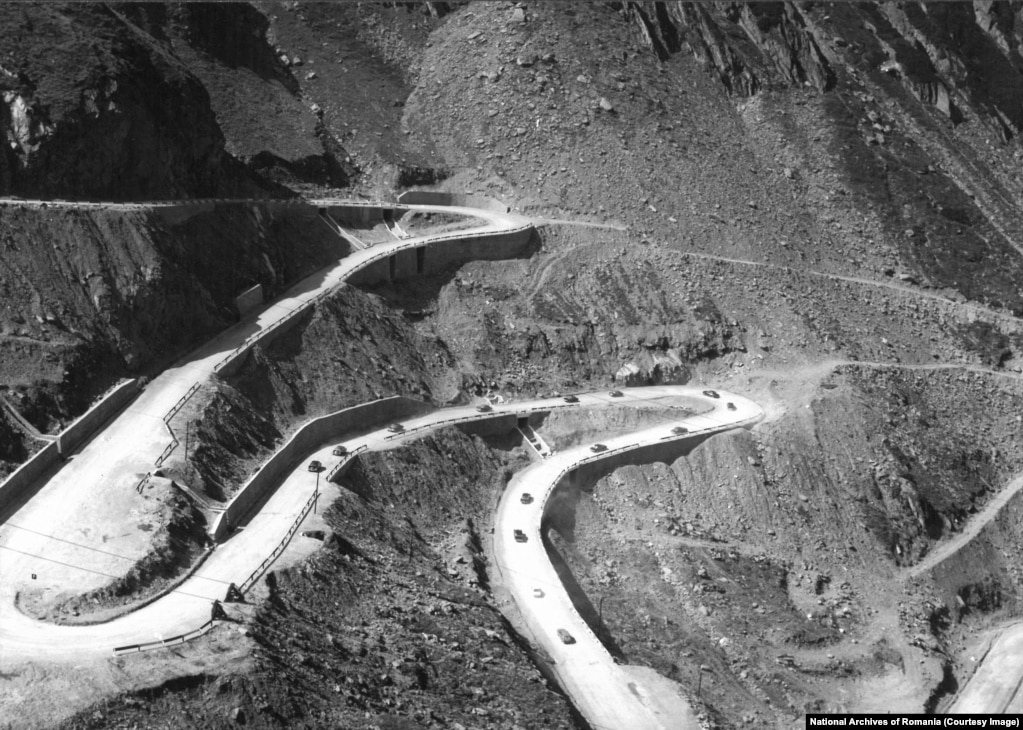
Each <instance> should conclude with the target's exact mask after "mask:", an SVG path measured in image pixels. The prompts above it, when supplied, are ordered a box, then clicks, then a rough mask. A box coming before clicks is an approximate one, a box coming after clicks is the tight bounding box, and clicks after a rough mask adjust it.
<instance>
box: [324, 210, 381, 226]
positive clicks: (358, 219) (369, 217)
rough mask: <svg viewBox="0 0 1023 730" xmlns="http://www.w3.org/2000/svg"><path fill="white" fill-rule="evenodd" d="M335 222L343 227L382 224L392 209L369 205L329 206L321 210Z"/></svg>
mask: <svg viewBox="0 0 1023 730" xmlns="http://www.w3.org/2000/svg"><path fill="white" fill-rule="evenodd" d="M323 210H326V211H327V213H328V215H330V217H331V218H333V219H334V220H335V221H337V222H338V223H340V224H341V225H342V226H344V225H350V226H351V225H366V224H369V223H382V222H383V220H384V215H385V213H387V211H390V210H393V208H382V207H376V206H369V205H330V206H326V207H324V208H323Z"/></svg>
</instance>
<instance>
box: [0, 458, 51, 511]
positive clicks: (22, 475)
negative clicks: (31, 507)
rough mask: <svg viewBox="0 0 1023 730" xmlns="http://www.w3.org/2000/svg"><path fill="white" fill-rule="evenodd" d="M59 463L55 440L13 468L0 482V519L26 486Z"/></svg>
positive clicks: (12, 506)
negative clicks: (0, 482)
mask: <svg viewBox="0 0 1023 730" xmlns="http://www.w3.org/2000/svg"><path fill="white" fill-rule="evenodd" d="M59 463H60V450H59V449H58V448H57V442H56V441H51V442H50V443H48V444H46V446H45V447H44V448H42V449H40V450H39V451H37V452H36V453H35V454H33V455H32V458H31V459H29V460H28V461H26V462H25V463H24V464H22V465H21V466H19V467H18V468H17V469H15V470H14V472H13V473H11V475H10V476H9V477H7V478H6V479H5V480H4V481H3V483H2V484H0V519H7V518H8V517H9V516H10V515H9V512H10V511H11V510H12V508H14V507H15V506H16V505H17V503H18V502H19V500H20V499H21V497H22V496H24V494H25V493H26V492H27V491H28V488H29V487H30V486H31V485H32V484H34V483H35V482H36V481H37V480H38V479H40V478H41V477H42V476H43V474H45V473H46V472H47V471H49V470H50V469H51V468H52V467H54V466H55V465H57V464H59Z"/></svg>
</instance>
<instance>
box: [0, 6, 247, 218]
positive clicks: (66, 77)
mask: <svg viewBox="0 0 1023 730" xmlns="http://www.w3.org/2000/svg"><path fill="white" fill-rule="evenodd" d="M0 12H2V16H0V17H2V24H3V26H4V28H5V32H4V34H3V38H2V39H0V58H2V59H3V61H2V63H0V66H2V67H3V71H2V76H3V82H2V83H3V87H4V92H3V100H4V104H2V105H0V115H2V118H0V125H2V127H3V129H4V134H5V141H6V144H5V145H4V147H5V149H4V154H3V157H2V158H0V165H2V166H3V171H2V173H0V183H2V184H3V188H2V189H0V192H3V193H17V194H20V195H24V196H40V197H54V196H56V197H62V196H66V197H76V198H101V199H102V198H105V199H127V198H132V199H146V198H171V197H184V196H213V195H217V194H220V193H226V192H242V191H244V192H246V193H253V192H255V191H257V190H258V187H257V186H256V185H255V184H254V183H253V181H252V180H251V179H249V178H248V176H247V175H245V174H244V173H243V171H241V170H238V169H232V166H231V160H230V158H229V157H228V156H227V155H225V153H224V139H223V135H222V134H221V132H220V130H219V128H218V127H217V123H216V119H215V118H214V116H213V113H212V111H211V109H210V105H209V98H208V96H207V94H206V91H205V89H203V87H202V85H201V84H200V83H199V82H198V81H197V80H196V78H195V77H194V76H192V75H191V74H190V73H188V71H187V69H185V68H184V66H183V65H182V64H181V63H180V62H178V61H177V60H176V59H175V58H174V56H173V55H172V54H171V53H168V52H167V50H166V49H165V48H163V47H161V45H160V44H159V43H158V42H157V41H156V40H155V39H154V38H152V37H151V36H148V35H147V34H145V33H143V32H141V31H140V30H139V29H138V28H137V27H136V26H134V25H133V24H131V23H130V22H129V21H127V20H126V19H125V17H124V16H123V15H122V14H121V13H120V12H119V11H118V10H117V9H116V7H115V6H106V5H104V6H99V5H72V6H56V5H48V6H39V7H29V6H18V7H16V6H7V7H4V8H3V9H2V10H0ZM33 49H34V50H33ZM43 49H45V50H43Z"/></svg>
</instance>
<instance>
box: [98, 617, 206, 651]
mask: <svg viewBox="0 0 1023 730" xmlns="http://www.w3.org/2000/svg"><path fill="white" fill-rule="evenodd" d="M215 624H216V619H212V618H211V619H210V620H209V621H207V622H206V623H204V624H203V625H202V626H200V627H199V628H197V629H193V630H192V631H189V632H187V633H184V634H179V635H178V636H172V637H171V638H169V639H158V640H157V641H147V642H145V643H143V644H128V645H127V646H115V647H114V656H124V655H125V654H136V653H138V652H141V651H150V650H152V649H162V648H164V647H165V646H174V645H175V644H184V643H185V642H186V641H191V640H192V639H197V638H199V637H200V636H202V635H203V634H205V633H208V632H209V630H210V629H212V628H213V627H214V625H215Z"/></svg>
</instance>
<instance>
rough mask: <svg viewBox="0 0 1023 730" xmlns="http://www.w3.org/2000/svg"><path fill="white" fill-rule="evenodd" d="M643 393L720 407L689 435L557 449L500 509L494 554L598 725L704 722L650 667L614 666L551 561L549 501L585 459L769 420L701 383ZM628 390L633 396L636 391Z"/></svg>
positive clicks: (695, 420) (643, 727)
mask: <svg viewBox="0 0 1023 730" xmlns="http://www.w3.org/2000/svg"><path fill="white" fill-rule="evenodd" d="M642 391H643V397H644V399H646V400H649V399H651V398H655V397H658V396H661V397H667V396H679V395H683V396H689V397H692V398H699V399H702V400H703V401H705V402H706V404H707V405H709V406H711V407H712V408H713V410H711V411H709V412H707V413H704V414H702V415H697V416H690V417H688V418H685V419H682V420H680V421H678V422H677V424H680V425H684V426H686V427H687V428H688V429H689V431H690V435H688V436H678V435H673V434H672V433H671V427H672V426H673V425H676V424H667V423H666V424H664V425H660V426H656V427H653V428H647V429H643V430H641V431H635V432H633V433H627V434H623V435H621V436H617V437H615V438H611V439H606V440H605V441H603V443H604V444H605V445H606V446H607V447H608V449H607V451H606V452H602V453H598V454H594V453H592V452H591V451H590V449H589V446H588V445H586V446H579V447H576V448H572V449H568V450H566V451H562V452H559V453H556V454H555V455H554V456H552V457H551V458H549V459H547V460H546V461H544V462H542V463H540V464H537V465H535V466H533V467H530V468H528V469H526V470H524V471H522V472H519V474H517V475H516V477H515V478H514V479H512V481H511V482H510V483H509V486H508V489H507V490H506V491H505V494H504V496H503V498H502V500H501V504H500V506H499V508H498V512H497V518H496V520H495V528H494V551H495V556H496V561H497V565H498V568H499V570H500V572H501V574H502V575H503V577H504V582H505V585H506V586H507V587H508V589H509V590H510V592H511V595H512V598H513V600H514V601H515V603H516V604H517V606H518V607H519V610H520V611H521V612H522V615H523V617H524V619H525V621H526V624H527V625H528V627H529V629H530V630H531V632H532V634H533V636H534V638H535V640H536V642H537V643H539V644H540V645H541V646H542V647H543V648H544V649H545V650H546V651H547V653H548V654H550V655H551V656H552V657H553V658H554V660H555V665H554V669H555V671H556V672H557V674H558V677H559V679H560V680H561V683H562V685H563V687H564V688H565V691H566V692H567V693H568V694H569V695H570V696H571V697H572V699H573V700H574V701H575V702H576V704H577V706H578V707H579V708H580V710H581V711H582V712H583V714H584V715H585V716H586V719H587V720H588V721H589V722H590V724H591V725H593V726H594V727H601V728H603V727H608V728H629V730H648V729H649V730H667V729H669V728H685V727H698V725H699V723H697V721H696V718H695V715H694V714H693V712H692V709H691V708H690V706H689V704H688V703H687V702H686V701H685V699H684V698H683V697H681V696H679V695H678V694H677V693H672V692H671V689H670V683H666V682H664V681H663V678H660V677H659V676H658V675H656V674H654V675H653V676H651V674H650V673H647V672H643V671H642V669H641V668H637V667H628V666H620V665H617V664H615V663H614V661H613V660H612V657H611V655H610V654H609V653H608V652H607V650H606V649H605V648H604V646H603V644H601V643H600V641H599V640H598V639H597V637H596V636H595V635H594V634H593V632H592V631H591V630H590V629H589V627H588V626H587V624H586V623H585V622H584V621H583V619H582V617H581V616H580V615H579V614H578V613H577V612H576V610H575V608H574V606H573V605H572V601H571V599H570V598H569V596H568V593H567V592H566V591H565V589H564V587H563V586H562V585H561V582H560V580H559V579H558V575H557V573H556V572H555V569H554V566H553V565H551V562H550V559H549V558H548V556H547V552H546V550H545V549H544V547H543V542H542V538H541V533H540V525H541V520H542V517H543V513H544V508H545V506H546V503H547V498H548V497H549V496H550V493H551V491H552V490H553V489H554V487H555V486H556V484H557V482H558V480H559V477H560V475H561V474H562V473H563V472H564V471H565V470H566V469H570V468H572V467H573V466H575V465H577V464H579V463H580V462H586V461H591V460H594V459H598V458H614V457H615V456H616V455H617V454H618V453H623V452H627V451H630V450H632V449H633V448H635V447H637V446H642V445H647V444H656V443H661V442H663V441H664V440H665V439H668V440H670V441H673V442H676V443H678V444H679V453H680V454H681V451H682V448H683V445H684V442H685V441H687V440H689V439H691V438H692V436H693V435H705V434H708V433H716V432H720V431H725V430H729V429H733V428H737V427H740V426H752V425H753V424H754V423H756V422H757V421H759V420H760V419H761V418H763V411H762V410H761V409H760V407H759V406H758V405H757V404H756V403H753V402H752V401H750V400H747V399H746V398H742V397H740V396H737V395H733V394H729V393H725V392H724V391H721V392H720V395H721V398H720V399H712V398H707V397H705V396H703V395H701V391H700V390H699V389H698V388H686V387H681V386H662V387H658V388H644V389H642ZM625 392H626V394H627V395H628V396H632V395H633V393H634V392H635V391H631V390H630V391H625ZM596 398H597V397H596V396H594V395H591V396H586V397H583V398H581V399H580V400H582V401H583V402H584V403H587V404H592V402H593V401H594V400H596ZM605 402H606V401H605ZM729 402H731V403H733V404H735V406H736V410H734V411H732V410H728V409H727V407H726V403H729ZM524 493H529V494H530V495H531V496H532V497H533V500H534V501H533V502H532V503H530V504H523V503H522V501H521V499H522V495H523V494H524ZM516 529H520V530H522V531H523V532H524V533H525V534H526V535H527V536H528V541H527V542H525V543H522V542H517V541H516V540H515V538H514V530H516ZM559 628H560V629H566V630H567V631H568V632H569V633H570V634H571V635H572V636H573V637H574V639H575V643H573V644H565V643H564V642H563V641H562V640H561V639H560V638H559V636H558V633H557V632H558V629H559ZM666 685H669V687H666ZM666 689H667V690H668V691H667V692H666V691H665V690H666Z"/></svg>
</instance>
